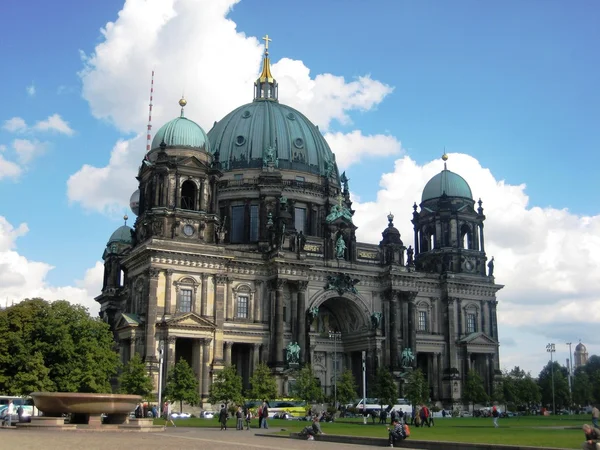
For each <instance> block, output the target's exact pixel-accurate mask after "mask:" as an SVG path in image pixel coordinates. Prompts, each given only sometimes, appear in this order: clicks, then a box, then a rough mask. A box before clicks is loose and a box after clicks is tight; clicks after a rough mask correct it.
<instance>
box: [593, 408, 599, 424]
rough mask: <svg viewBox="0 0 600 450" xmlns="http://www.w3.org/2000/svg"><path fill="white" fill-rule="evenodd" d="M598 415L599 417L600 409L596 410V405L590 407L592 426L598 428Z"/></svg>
mask: <svg viewBox="0 0 600 450" xmlns="http://www.w3.org/2000/svg"><path fill="white" fill-rule="evenodd" d="M599 417H600V411H599V410H598V408H597V407H596V405H594V407H593V408H592V426H593V427H594V428H598V418H599Z"/></svg>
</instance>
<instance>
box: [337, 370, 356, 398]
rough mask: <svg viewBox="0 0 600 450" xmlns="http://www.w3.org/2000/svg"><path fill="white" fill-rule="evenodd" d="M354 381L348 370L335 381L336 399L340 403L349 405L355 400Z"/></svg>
mask: <svg viewBox="0 0 600 450" xmlns="http://www.w3.org/2000/svg"><path fill="white" fill-rule="evenodd" d="M356 396H357V394H356V381H355V380H354V375H352V371H351V370H350V369H346V370H344V371H343V372H342V375H340V378H339V380H338V381H337V399H338V402H340V403H350V402H351V401H353V400H354V399H355V398H356Z"/></svg>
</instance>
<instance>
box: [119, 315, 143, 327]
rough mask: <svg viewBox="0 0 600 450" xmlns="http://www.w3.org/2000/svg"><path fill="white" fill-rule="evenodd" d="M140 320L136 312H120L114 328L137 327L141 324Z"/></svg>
mask: <svg viewBox="0 0 600 450" xmlns="http://www.w3.org/2000/svg"><path fill="white" fill-rule="evenodd" d="M141 323H142V320H141V319H140V317H139V316H138V315H137V314H132V313H121V315H120V317H119V318H118V320H117V325H116V326H115V329H116V330H120V329H123V328H137V327H139V326H140V325H141Z"/></svg>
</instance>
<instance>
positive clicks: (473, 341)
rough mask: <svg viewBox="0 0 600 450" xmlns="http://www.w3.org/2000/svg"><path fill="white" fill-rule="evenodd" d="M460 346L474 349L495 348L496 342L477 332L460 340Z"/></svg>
mask: <svg viewBox="0 0 600 450" xmlns="http://www.w3.org/2000/svg"><path fill="white" fill-rule="evenodd" d="M460 343H461V344H465V345H467V346H468V347H470V346H475V347H480V346H489V347H496V345H498V342H497V341H496V340H494V339H493V338H491V337H489V336H488V335H487V334H485V333H483V332H481V331H479V332H477V333H471V334H469V335H468V336H466V337H464V338H462V339H461V340H460Z"/></svg>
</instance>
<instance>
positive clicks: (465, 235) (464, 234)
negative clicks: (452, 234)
mask: <svg viewBox="0 0 600 450" xmlns="http://www.w3.org/2000/svg"><path fill="white" fill-rule="evenodd" d="M460 242H461V247H462V248H466V249H472V248H473V232H472V231H471V227H470V226H469V225H467V224H466V223H464V224H463V225H462V227H460Z"/></svg>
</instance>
